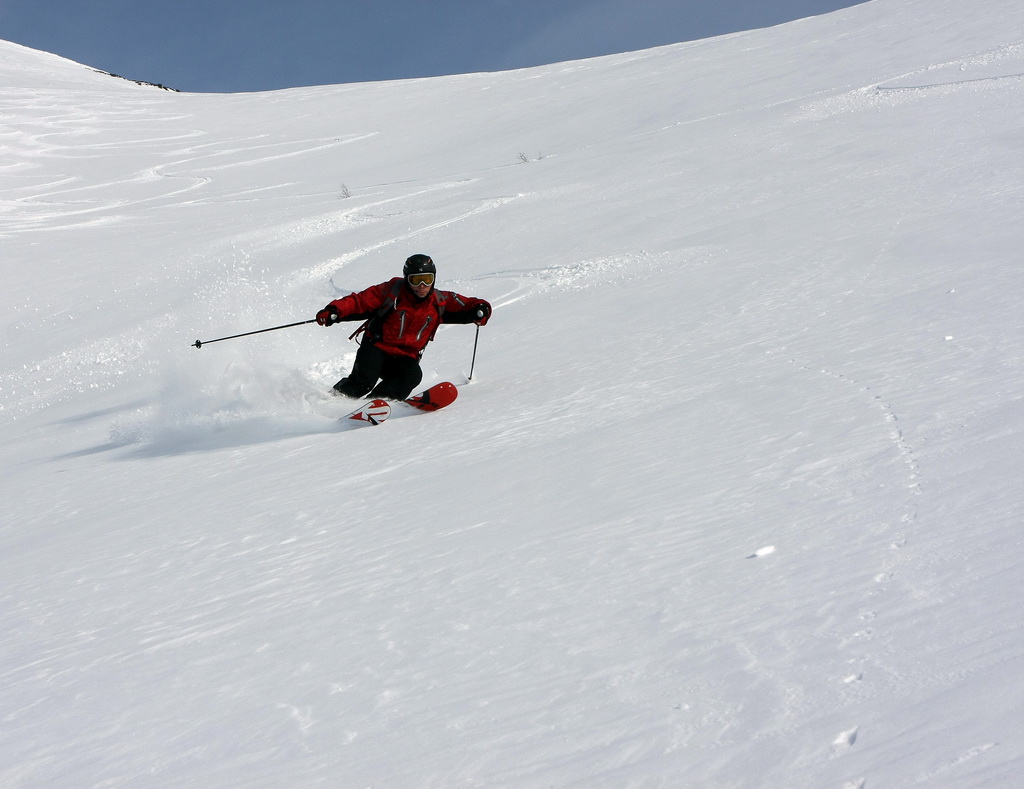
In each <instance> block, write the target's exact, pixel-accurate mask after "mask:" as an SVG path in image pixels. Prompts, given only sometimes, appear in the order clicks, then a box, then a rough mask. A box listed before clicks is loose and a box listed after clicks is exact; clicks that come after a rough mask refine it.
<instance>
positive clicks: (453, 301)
mask: <svg viewBox="0 0 1024 789" xmlns="http://www.w3.org/2000/svg"><path fill="white" fill-rule="evenodd" d="M491 312H492V309H491V305H490V302H488V301H485V300H484V299H476V298H473V297H472V296H462V295H460V294H458V293H452V294H449V297H448V300H447V301H446V302H445V307H444V316H443V317H442V318H441V323H475V324H477V325H479V326H486V325H487V321H489V320H490V319H491Z"/></svg>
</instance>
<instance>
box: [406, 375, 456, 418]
mask: <svg viewBox="0 0 1024 789" xmlns="http://www.w3.org/2000/svg"><path fill="white" fill-rule="evenodd" d="M458 396H459V390H458V389H457V388H456V387H455V384H452V383H449V382H448V381H445V382H443V383H439V384H434V385H433V386H432V387H430V388H429V389H424V390H423V391H422V392H420V393H419V394H415V395H413V396H412V397H410V398H409V399H408V400H406V401H405V402H406V403H407V404H408V405H411V406H412V407H413V408H418V409H419V410H420V411H436V410H437V409H439V408H444V407H445V406H446V405H451V404H452V403H454V402H455V398H456V397H458Z"/></svg>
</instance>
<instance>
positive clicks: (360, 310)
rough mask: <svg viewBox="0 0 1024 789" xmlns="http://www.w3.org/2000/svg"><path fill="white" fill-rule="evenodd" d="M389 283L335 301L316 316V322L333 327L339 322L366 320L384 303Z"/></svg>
mask: <svg viewBox="0 0 1024 789" xmlns="http://www.w3.org/2000/svg"><path fill="white" fill-rule="evenodd" d="M388 285H389V283H387V282H385V283H382V284H380V285H374V286H373V287H371V288H367V289H366V290H364V291H360V292H359V293H349V294H348V295H347V296H342V297H341V298H340V299H335V300H334V301H332V302H331V303H330V304H328V305H327V306H326V307H324V308H323V309H322V310H320V312H318V313H317V314H316V322H317V323H319V324H320V325H321V326H333V325H334V324H335V323H337V322H338V321H353V320H360V319H365V318H368V317H370V316H371V315H373V313H374V312H375V311H376V310H378V309H380V306H381V305H382V304H383V303H384V294H383V293H382V292H381V290H382V289H384V291H385V292H386V290H387V287H388Z"/></svg>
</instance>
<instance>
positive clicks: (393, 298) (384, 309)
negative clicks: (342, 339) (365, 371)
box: [349, 279, 402, 340]
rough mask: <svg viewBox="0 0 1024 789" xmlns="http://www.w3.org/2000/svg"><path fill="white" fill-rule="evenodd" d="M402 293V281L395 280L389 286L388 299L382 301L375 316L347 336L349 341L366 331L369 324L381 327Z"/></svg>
mask: <svg viewBox="0 0 1024 789" xmlns="http://www.w3.org/2000/svg"><path fill="white" fill-rule="evenodd" d="M401 292H402V280H400V279H399V280H396V281H395V283H394V284H393V285H392V286H391V292H390V293H388V297H387V298H386V299H384V303H383V304H381V306H380V307H379V308H378V310H377V312H376V314H375V315H374V316H373V317H372V318H367V319H366V320H365V321H363V323H362V325H361V326H360V327H359V328H358V329H356V330H355V331H354V332H352V334H351V335H349V339H350V340H354V339H355V338H356V337H358V336H359V335H360V334H362V333H363V332H364V331H366V330H367V329H368V328H369V327H370V325H371V324H376V325H378V326H379V325H381V324H383V322H384V318H385V317H386V316H387V314H388V313H389V312H391V311H392V310H393V309H395V308H396V307H397V306H398V295H399V294H400V293H401Z"/></svg>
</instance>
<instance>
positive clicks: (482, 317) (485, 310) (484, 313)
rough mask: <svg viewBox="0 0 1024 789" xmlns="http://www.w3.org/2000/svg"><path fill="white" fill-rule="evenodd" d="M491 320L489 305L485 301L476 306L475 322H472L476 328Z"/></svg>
mask: <svg viewBox="0 0 1024 789" xmlns="http://www.w3.org/2000/svg"><path fill="white" fill-rule="evenodd" d="M490 318H491V305H490V304H488V303H487V302H486V301H481V302H480V303H479V304H477V305H476V320H475V321H473V322H474V323H475V324H476V325H477V326H486V325H487V321H489V320H490Z"/></svg>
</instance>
